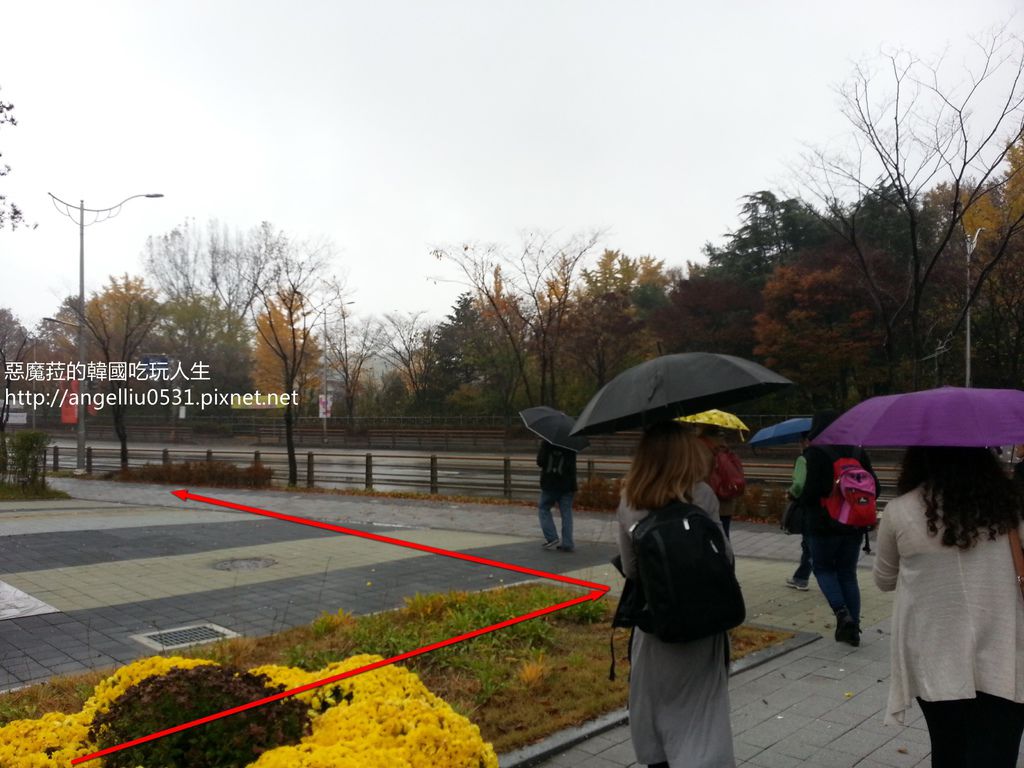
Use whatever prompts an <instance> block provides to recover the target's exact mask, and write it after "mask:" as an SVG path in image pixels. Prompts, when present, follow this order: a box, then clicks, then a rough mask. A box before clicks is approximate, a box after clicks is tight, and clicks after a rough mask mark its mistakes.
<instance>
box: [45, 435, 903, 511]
mask: <svg viewBox="0 0 1024 768" xmlns="http://www.w3.org/2000/svg"><path fill="white" fill-rule="evenodd" d="M51 451H52V467H53V469H54V470H59V469H60V468H61V461H62V459H63V455H62V454H61V452H60V449H59V447H58V446H53V448H52V449H51ZM68 453H70V454H71V455H72V456H73V451H70V452H68ZM296 460H297V463H298V475H299V476H298V481H299V484H300V485H304V486H306V487H309V488H314V487H317V488H358V489H365V490H378V491H412V492H417V493H430V494H444V495H465V496H478V497H501V498H506V499H517V500H532V499H534V498H536V496H537V488H538V486H537V471H538V470H537V465H536V463H535V460H534V458H533V456H532V455H511V456H498V455H487V454H480V455H465V454H453V453H432V454H424V453H416V454H402V453H391V452H388V453H372V452H332V453H320V454H317V453H316V452H314V451H306V452H299V453H297V455H296ZM184 461H223V462H228V463H231V464H235V465H237V466H248V465H250V464H252V463H260V464H262V465H263V466H265V467H267V468H269V469H270V470H271V472H272V473H273V481H274V482H275V484H278V485H281V484H283V483H284V482H285V481H286V478H287V477H288V455H287V453H286V452H284V451H266V450H262V449H260V450H255V451H233V450H215V449H206V450H204V449H194V450H188V449H168V448H164V449H159V448H151V449H146V448H130V449H129V451H128V465H129V467H141V466H143V465H145V464H169V463H171V462H174V463H179V462H184ZM85 464H86V472H87V473H89V474H94V473H103V472H116V471H118V470H119V469H120V468H121V454H120V451H119V449H117V448H98V447H93V446H89V447H88V448H87V449H86V462H85ZM629 464H630V460H629V459H626V458H614V457H605V458H601V457H595V458H586V459H583V458H582V457H581V459H580V462H579V466H578V473H579V479H580V481H581V482H583V481H584V480H590V479H594V478H602V479H604V480H608V481H611V480H615V479H617V478H621V477H622V476H623V475H624V474H625V473H626V470H627V469H628V468H629ZM791 469H792V467H791V465H789V464H787V463H785V462H774V463H773V462H746V463H744V471H745V475H746V478H747V482H748V484H756V483H761V484H766V485H770V486H779V487H786V486H788V485H789V483H790V478H791ZM875 470H876V472H877V474H878V478H879V481H880V482H881V484H882V494H881V496H882V500H883V501H884V500H885V499H886V498H888V497H890V496H891V495H893V492H894V489H895V484H896V475H897V473H898V469H897V468H896V467H895V466H889V465H880V466H876V467H875Z"/></svg>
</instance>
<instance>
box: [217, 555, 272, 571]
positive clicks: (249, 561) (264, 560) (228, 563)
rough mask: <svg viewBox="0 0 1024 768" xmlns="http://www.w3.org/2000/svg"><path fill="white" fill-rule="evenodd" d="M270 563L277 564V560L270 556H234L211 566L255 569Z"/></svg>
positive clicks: (231, 569) (220, 568)
mask: <svg viewBox="0 0 1024 768" xmlns="http://www.w3.org/2000/svg"><path fill="white" fill-rule="evenodd" d="M272 565H277V560H275V559H274V558H272V557H236V558H233V559H231V560H221V561H220V562H219V563H214V566H213V567H214V568H215V569H217V570H218V571H255V570H257V569H259V568H269V567H270V566H272Z"/></svg>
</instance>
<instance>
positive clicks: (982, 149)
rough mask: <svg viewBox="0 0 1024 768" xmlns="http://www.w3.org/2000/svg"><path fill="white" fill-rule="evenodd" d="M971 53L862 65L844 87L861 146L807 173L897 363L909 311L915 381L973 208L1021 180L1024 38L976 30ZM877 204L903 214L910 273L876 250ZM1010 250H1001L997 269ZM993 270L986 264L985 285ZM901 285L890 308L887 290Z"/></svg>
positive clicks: (886, 58)
mask: <svg viewBox="0 0 1024 768" xmlns="http://www.w3.org/2000/svg"><path fill="white" fill-rule="evenodd" d="M971 53H972V55H973V59H972V60H971V61H970V62H968V63H967V64H966V65H965V66H964V68H963V69H962V70H960V71H958V72H956V73H954V74H951V73H950V68H951V60H950V58H948V57H947V58H943V59H939V60H937V61H930V62H929V61H925V60H923V59H922V58H920V57H918V56H916V55H913V54H911V53H909V52H906V51H895V52H887V53H883V54H882V55H881V56H880V59H879V60H878V62H877V65H878V66H877V68H876V67H875V66H874V65H872V64H864V65H861V66H858V67H856V68H855V70H854V72H853V74H852V75H851V77H850V78H849V79H848V80H847V81H846V82H845V83H844V84H843V85H842V86H841V87H840V90H839V93H840V100H841V109H842V113H843V115H844V116H845V117H846V119H847V121H848V122H849V124H850V127H851V133H852V135H851V138H852V147H851V149H850V150H849V151H845V152H835V151H828V150H824V149H816V150H813V151H812V152H811V153H809V155H808V156H807V158H806V167H805V169H804V171H803V172H802V174H801V184H802V190H803V192H802V196H803V199H804V200H806V201H807V203H808V205H809V206H813V207H814V208H816V209H817V210H819V211H820V215H821V219H822V221H823V222H824V223H826V224H827V225H828V226H830V227H831V228H832V230H833V231H834V232H835V233H837V234H838V235H839V236H841V237H842V238H843V239H844V240H845V241H846V242H847V243H848V244H849V245H850V246H851V249H852V250H851V251H850V253H851V259H852V261H853V263H854V265H856V266H857V267H858V269H859V271H860V273H861V275H862V276H863V278H864V281H863V285H864V289H865V295H866V297H867V298H868V300H870V301H871V303H872V304H873V306H874V309H875V311H876V313H877V314H878V315H879V316H880V317H882V318H883V324H884V329H885V334H886V336H885V341H884V344H885V348H886V350H887V352H888V354H889V364H890V370H892V368H893V367H894V366H895V351H894V350H895V346H896V340H897V339H896V337H897V327H898V325H899V324H900V322H901V321H902V320H903V318H904V317H905V318H906V320H907V325H908V328H907V334H908V337H909V342H910V350H909V357H910V363H911V384H912V386H914V387H917V386H918V382H919V373H918V367H919V363H920V361H921V360H922V359H923V357H924V352H925V351H926V346H927V345H926V336H927V335H928V332H929V329H928V327H927V322H926V318H925V313H926V303H927V294H928V292H929V290H930V289H931V286H932V280H933V277H934V276H935V275H936V274H937V272H938V268H939V266H940V264H941V262H943V261H944V260H949V259H955V258H958V257H959V256H960V255H961V254H962V242H963V237H964V223H965V222H964V219H965V216H969V214H970V212H971V211H972V209H974V208H975V207H976V206H978V205H979V204H980V203H981V201H983V200H984V199H985V198H986V197H991V196H997V195H999V194H1001V191H1002V190H1003V189H1004V188H1005V187H1006V185H1007V184H1008V183H1009V182H1010V180H1011V178H1012V177H1008V176H1007V174H1006V173H1004V172H1003V171H1004V170H1005V163H1006V160H1007V158H1008V156H1009V153H1010V148H1011V147H1012V146H1013V144H1014V143H1015V142H1017V141H1018V140H1019V139H1020V138H1021V136H1022V135H1024V41H1022V40H1020V39H1018V38H1015V37H1012V36H1010V35H1009V34H1008V33H1005V32H1002V31H997V32H994V33H992V34H989V35H987V36H985V37H984V38H982V39H978V40H976V41H974V43H973V47H972V49H971ZM940 184H941V185H945V186H946V189H947V191H946V193H945V194H942V195H940V196H933V197H932V199H931V202H932V203H935V204H941V208H939V209H938V210H936V209H934V208H930V207H929V206H928V205H927V203H928V202H929V200H928V195H929V193H931V192H932V191H933V190H934V189H935V188H936V187H937V186H938V185H940ZM872 205H875V206H881V207H885V208H888V209H889V210H890V211H891V212H892V213H893V214H894V216H895V217H896V219H897V221H898V224H899V226H898V227H897V228H896V229H895V230H894V231H895V233H896V234H897V239H898V241H897V243H896V244H895V245H896V247H895V248H894V249H893V250H892V251H890V252H889V255H890V256H891V258H892V259H893V260H894V261H896V262H897V263H898V266H899V269H898V270H893V271H895V272H899V273H901V274H902V275H903V276H904V277H903V279H902V280H901V282H900V283H898V284H893V283H891V282H888V281H885V280H883V279H880V276H879V275H878V274H877V273H876V272H875V271H874V270H873V269H872V264H871V259H870V250H871V249H872V247H875V248H877V247H878V243H877V241H876V243H874V244H872V243H870V242H869V241H868V240H867V238H866V237H865V234H866V231H865V228H864V227H863V226H862V225H863V223H864V220H865V217H866V216H865V214H866V213H868V211H866V208H867V207H870V206H872ZM1003 254H1005V251H1004V252H1003ZM1003 254H999V255H996V256H994V257H993V260H992V262H991V267H992V268H994V266H995V264H996V263H998V261H999V260H1000V259H1001V258H1002V255H1003ZM990 271H991V270H990ZM986 276H987V273H986V274H979V275H978V277H977V280H978V281H979V282H978V285H980V282H981V281H983V280H984V279H985V277H986ZM894 291H895V292H897V294H898V296H897V298H898V301H897V303H896V306H895V307H894V308H893V309H891V310H890V309H889V308H888V307H887V295H888V294H890V293H891V292H894ZM976 295H977V291H976V290H975V291H972V296H976Z"/></svg>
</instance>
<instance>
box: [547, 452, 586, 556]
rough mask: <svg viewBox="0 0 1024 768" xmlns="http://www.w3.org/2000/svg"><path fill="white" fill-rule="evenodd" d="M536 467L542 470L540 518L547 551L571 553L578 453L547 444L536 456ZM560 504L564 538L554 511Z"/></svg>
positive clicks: (573, 544)
mask: <svg viewBox="0 0 1024 768" xmlns="http://www.w3.org/2000/svg"><path fill="white" fill-rule="evenodd" d="M537 466H538V467H540V502H539V503H538V505H537V507H538V515H539V517H540V530H541V533H542V534H543V535H544V544H543V545H542V546H543V547H544V549H556V548H557V549H559V550H561V551H562V552H572V551H573V550H574V549H575V548H576V544H575V543H574V542H573V538H572V499H573V495H574V494H575V493H576V452H575V451H570V450H569V449H568V448H561V447H559V446H557V445H553V444H551V443H549V442H547V441H546V440H544V441H542V442H541V444H540V451H538V452H537ZM555 504H557V505H558V513H559V516H560V517H561V518H562V535H561V537H559V535H558V531H557V529H556V528H555V521H554V519H553V518H552V515H551V508H552V507H553V506H554V505H555Z"/></svg>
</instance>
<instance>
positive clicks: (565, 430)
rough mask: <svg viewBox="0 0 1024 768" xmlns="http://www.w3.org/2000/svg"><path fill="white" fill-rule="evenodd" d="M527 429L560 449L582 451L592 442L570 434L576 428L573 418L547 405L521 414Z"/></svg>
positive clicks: (528, 409) (529, 409)
mask: <svg viewBox="0 0 1024 768" xmlns="http://www.w3.org/2000/svg"><path fill="white" fill-rule="evenodd" d="M519 415H520V417H522V419H523V424H525V425H526V428H527V429H528V430H530V431H531V432H533V434H535V435H537V437H539V438H541V439H542V440H547V441H548V442H549V443H551V444H552V445H557V446H558V447H559V448H567V449H568V450H570V451H582V450H583V449H584V448H586V447H587V446H588V445H590V441H589V440H587V438H585V437H583V436H582V435H577V436H573V435H571V434H570V432H572V428H573V427H574V426H576V422H575V421H573V419H572V416H568V415H566V414H564V413H562V412H561V411H556V410H555V409H554V408H548V406H546V405H538V406H536V407H535V408H527V409H526V410H523V411H520V412H519Z"/></svg>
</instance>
